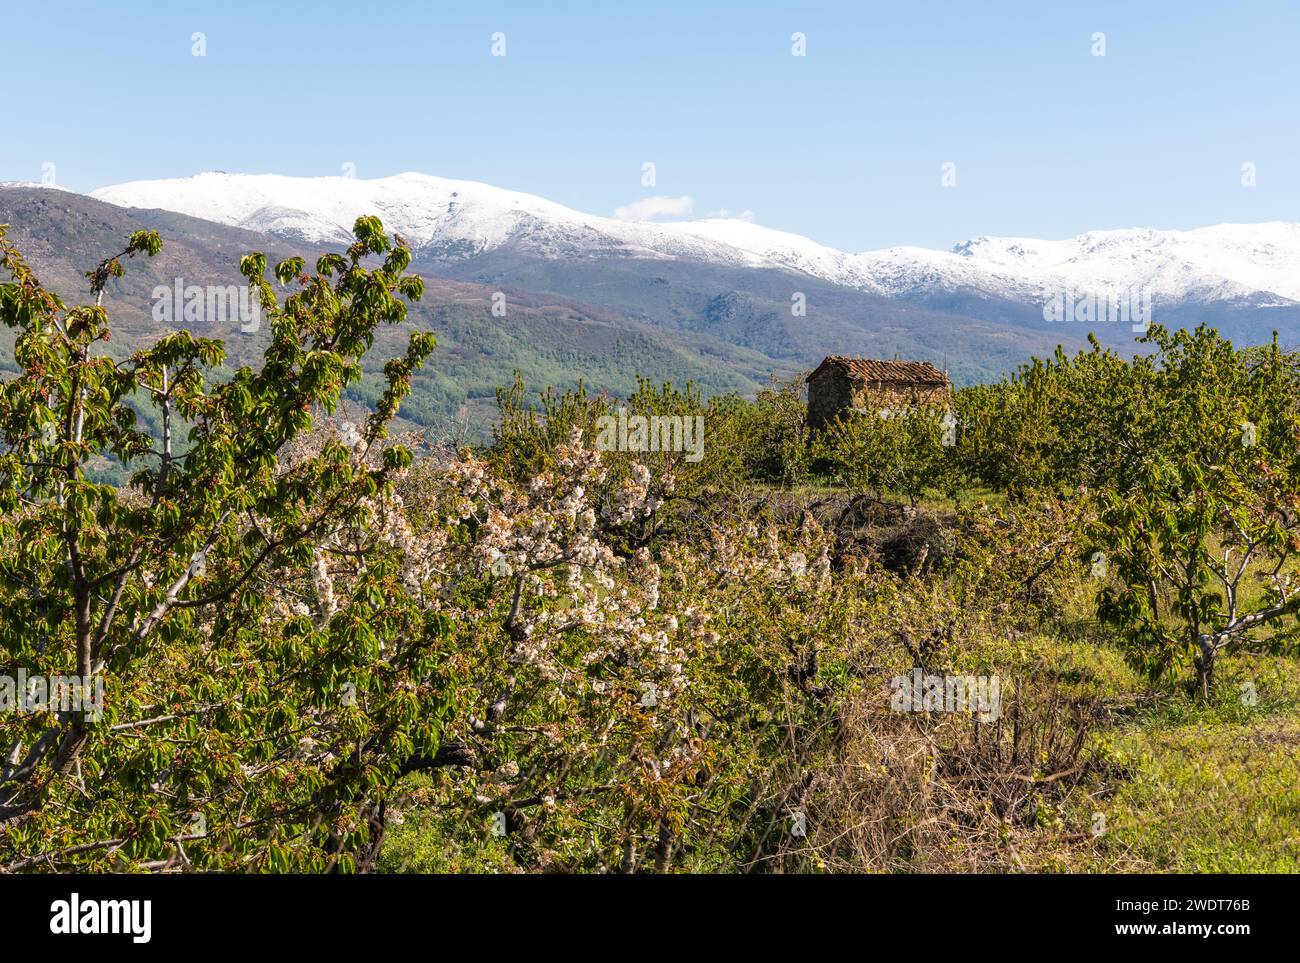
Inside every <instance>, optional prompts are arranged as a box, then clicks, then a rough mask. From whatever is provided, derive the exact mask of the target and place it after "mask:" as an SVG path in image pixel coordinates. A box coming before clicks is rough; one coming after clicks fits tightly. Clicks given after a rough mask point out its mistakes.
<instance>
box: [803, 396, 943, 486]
mask: <svg viewBox="0 0 1300 963" xmlns="http://www.w3.org/2000/svg"><path fill="white" fill-rule="evenodd" d="M868 408H869V410H868V411H867V412H857V411H851V412H846V413H845V414H843V415H841V416H840V417H838V418H836V419H835V421H833V422H832V423H831V424H830V425H828V426H827V427H826V429H825V430H824V431H822V432H821V433H820V434H819V435H818V436H817V438H816V441H815V444H814V448H813V451H814V456H813V457H814V458H816V459H818V460H819V461H820V462H821V463H823V464H824V465H826V466H827V467H828V469H829V471H830V472H831V473H832V475H833V477H834V478H835V479H836V480H837V481H839V482H840V483H841V484H843V485H845V486H847V487H849V488H851V489H853V490H856V491H867V492H870V493H872V494H873V495H875V496H876V497H877V498H883V497H885V496H887V495H898V496H902V497H904V498H906V499H907V500H908V502H910V503H911V504H913V505H915V504H916V503H917V501H919V500H920V498H921V497H922V496H923V495H924V494H925V493H926V492H928V491H936V492H940V493H942V494H945V495H948V496H952V495H953V494H955V492H956V489H957V487H958V485H959V479H960V475H959V471H960V468H959V462H958V460H957V458H956V456H955V453H954V451H953V448H954V447H955V443H956V438H957V434H958V432H957V426H956V422H955V420H954V418H953V416H952V415H951V414H950V413H949V412H947V411H945V410H943V409H940V408H931V407H923V406H918V407H914V408H906V409H903V410H901V411H892V412H885V411H880V410H877V409H875V408H872V407H871V406H870V405H868Z"/></svg>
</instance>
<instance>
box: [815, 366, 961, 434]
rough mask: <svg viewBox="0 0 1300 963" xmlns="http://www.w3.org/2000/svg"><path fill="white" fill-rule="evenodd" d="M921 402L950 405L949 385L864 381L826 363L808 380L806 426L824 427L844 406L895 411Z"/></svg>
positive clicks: (940, 405) (942, 406)
mask: <svg viewBox="0 0 1300 963" xmlns="http://www.w3.org/2000/svg"><path fill="white" fill-rule="evenodd" d="M922 405H933V406H934V407H937V408H949V407H951V405H952V395H951V392H950V389H949V388H948V387H947V386H944V385H938V386H933V387H932V386H929V385H889V384H884V383H881V382H876V383H874V384H868V383H866V382H864V381H860V380H855V379H851V378H849V376H848V373H847V372H845V371H843V370H842V369H840V368H833V367H827V369H826V370H825V371H823V372H822V373H821V374H819V375H818V376H817V377H816V378H814V379H813V380H812V381H810V382H808V427H809V428H811V429H812V430H814V431H818V430H820V429H822V428H824V427H826V425H828V424H830V422H832V421H834V420H835V418H836V417H837V416H838V415H839V414H840V413H841V412H842V411H844V410H846V409H853V408H857V409H867V410H873V411H880V410H881V409H886V408H887V409H889V410H891V411H896V410H899V409H902V408H916V407H919V406H922Z"/></svg>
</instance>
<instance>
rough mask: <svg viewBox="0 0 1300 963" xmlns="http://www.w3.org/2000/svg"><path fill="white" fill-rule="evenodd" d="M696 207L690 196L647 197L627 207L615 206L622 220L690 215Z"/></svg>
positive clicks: (615, 213)
mask: <svg viewBox="0 0 1300 963" xmlns="http://www.w3.org/2000/svg"><path fill="white" fill-rule="evenodd" d="M694 207H695V202H694V201H693V200H691V198H690V197H687V196H685V195H683V196H682V197H645V198H642V199H641V200H639V201H633V202H632V203H631V204H628V205H627V206H626V207H619V208H615V210H614V216H615V217H617V218H618V219H619V220H620V221H653V220H654V219H655V218H657V217H689V216H690V213H691V211H692V210H693V209H694Z"/></svg>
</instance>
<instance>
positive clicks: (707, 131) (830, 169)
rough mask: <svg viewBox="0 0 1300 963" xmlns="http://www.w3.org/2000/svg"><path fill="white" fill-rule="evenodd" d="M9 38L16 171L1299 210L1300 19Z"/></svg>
mask: <svg viewBox="0 0 1300 963" xmlns="http://www.w3.org/2000/svg"><path fill="white" fill-rule="evenodd" d="M976 8H984V9H976ZM0 23H3V34H4V36H3V38H0V49H3V56H2V58H0V63H2V64H3V68H4V75H5V79H6V81H7V88H8V96H7V98H6V99H7V103H6V106H5V114H6V122H5V130H4V134H3V135H0V138H2V139H0V180H19V179H20V180H39V179H40V177H41V173H42V169H43V168H42V165H43V164H45V163H47V162H51V163H53V164H54V165H55V171H56V175H57V180H58V182H59V183H60V184H61V185H62V186H64V187H68V188H71V189H73V190H82V191H84V190H90V189H93V188H95V187H100V186H104V185H107V184H112V183H117V182H120V181H125V180H137V179H148V178H159V177H175V176H184V175H188V174H193V173H197V172H200V171H204V170H228V171H247V172H275V173H284V174H301V175H319V174H337V173H340V172H341V169H342V165H344V164H345V163H352V164H355V165H356V173H357V176H359V177H381V176H386V175H389V174H395V173H399V172H402V171H406V170H416V171H423V172H426V173H430V174H438V175H442V176H447V177H459V178H466V179H471V180H481V181H486V182H488V183H491V184H495V185H498V186H501V187H508V188H512V189H515V190H523V191H529V192H532V193H536V194H540V195H543V196H545V197H548V198H551V199H553V200H556V201H558V202H560V203H563V204H566V205H568V206H571V207H574V208H577V209H579V210H584V211H590V212H593V213H598V214H605V215H610V214H612V213H613V212H614V210H615V209H616V208H618V207H621V206H627V205H629V204H632V203H634V202H636V201H638V200H644V199H645V198H647V197H650V196H668V197H674V198H679V197H683V196H689V197H690V198H691V199H692V210H693V213H694V216H706V215H708V214H710V213H713V212H717V211H722V210H725V211H729V212H732V213H738V212H741V211H752V212H753V214H754V217H755V219H756V220H757V221H758V222H759V223H761V224H765V225H767V226H770V227H775V228H779V229H782V230H789V231H794V232H797V233H800V234H806V235H808V236H810V237H812V238H815V239H816V240H818V241H821V242H823V243H826V244H830V245H833V246H835V247H838V248H841V249H845V250H850V251H859V250H867V249H870V248H876V247H884V246H888V245H893V244H918V245H924V246H929V247H944V248H946V247H950V246H951V245H953V244H954V243H956V242H959V241H961V240H964V239H966V238H968V237H972V236H976V235H979V234H1004V235H1006V234H1009V235H1027V236H1040V237H1042V236H1045V237H1065V236H1069V235H1072V234H1076V233H1079V232H1081V231H1084V230H1088V229H1093V228H1113V227H1130V226H1137V225H1140V226H1144V227H1160V228H1177V227H1196V226H1201V225H1205V224H1213V223H1219V222H1223V221H1263V220H1300V178H1298V177H1297V172H1298V171H1300V123H1298V122H1297V121H1298V120H1300V117H1298V116H1297V115H1298V113H1300V57H1297V56H1296V53H1295V51H1296V49H1297V45H1298V43H1300V5H1297V4H1295V3H1283V2H1269V0H1259V2H1244V3H1240V4H1230V3H1200V2H1142V3H1133V2H1128V3H1086V4H1085V3H1055V2H1046V0H1038V2H1023V3H1019V2H1015V3H1013V2H1004V3H993V2H990V3H986V4H972V3H957V2H953V3H947V2H935V0H929V2H923V3H922V2H918V3H899V2H890V3H867V2H862V3H832V2H823V3H818V2H808V0H805V2H798V3H744V4H742V3H720V2H708V0H694V2H673V0H664V2H657V3H638V2H610V3H605V4H596V3H587V4H579V3H565V2H563V0H548V2H546V3H537V2H533V3H514V4H511V3H487V2H474V3H470V2H464V3H430V2H423V3H421V2H400V0H388V2H381V3H357V2H352V3H333V2H315V3H301V2H284V3H277V4H270V3H245V2H242V0H223V2H220V3H218V2H206V3H187V2H176V3H168V4H166V5H163V4H145V3H136V4H131V3H120V4H119V3H114V4H109V3H103V2H95V3H91V2H85V3H60V4H57V5H55V4H32V3H18V2H14V0H0ZM198 31H201V32H202V33H203V34H204V35H205V38H206V46H207V51H206V56H204V57H195V56H192V54H191V48H192V42H191V37H192V35H193V34H194V33H195V32H198ZM494 32H502V33H504V34H505V36H506V56H505V57H493V56H492V55H491V46H492V39H491V38H492V34H493V33H494ZM795 32H801V33H803V34H804V35H805V36H806V56H803V57H795V56H792V54H791V35H792V34H793V33H795ZM1097 32H1102V33H1104V34H1105V47H1106V49H1105V56H1104V57H1099V56H1093V35H1094V34H1095V33H1097ZM647 161H650V162H653V163H654V164H655V168H656V184H655V185H654V187H650V188H647V187H644V186H642V183H641V180H642V177H641V174H642V164H643V163H645V162H647ZM946 163H952V164H954V165H955V172H956V186H954V187H948V188H945V187H944V186H942V171H943V165H944V164H946ZM1245 163H1251V164H1254V165H1255V172H1256V186H1254V187H1244V186H1243V185H1242V165H1243V164H1245Z"/></svg>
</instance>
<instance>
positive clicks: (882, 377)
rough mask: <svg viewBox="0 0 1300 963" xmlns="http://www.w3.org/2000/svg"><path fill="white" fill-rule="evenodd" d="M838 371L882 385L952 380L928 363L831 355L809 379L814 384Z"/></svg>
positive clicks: (936, 383)
mask: <svg viewBox="0 0 1300 963" xmlns="http://www.w3.org/2000/svg"><path fill="white" fill-rule="evenodd" d="M827 367H835V368H839V369H840V370H842V371H844V372H845V373H846V374H847V375H848V376H849V377H850V378H852V379H854V380H855V381H856V380H860V381H873V382H875V381H880V382H884V383H886V384H907V385H934V386H935V387H939V386H942V385H947V384H948V377H947V375H945V374H944V373H943V372H942V371H940V370H939V369H938V368H936V367H935V366H934V365H932V364H930V362H928V361H876V360H875V359H873V358H846V357H844V356H842V355H837V354H833V355H829V356H828V357H827V358H826V359H825V360H824V361H822V363H821V364H819V365H818V366H817V368H816V370H815V371H813V373H812V374H810V375H809V376H808V380H809V381H812V380H813V378H815V377H817V375H818V374H820V373H821V371H822V369H823V368H827Z"/></svg>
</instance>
